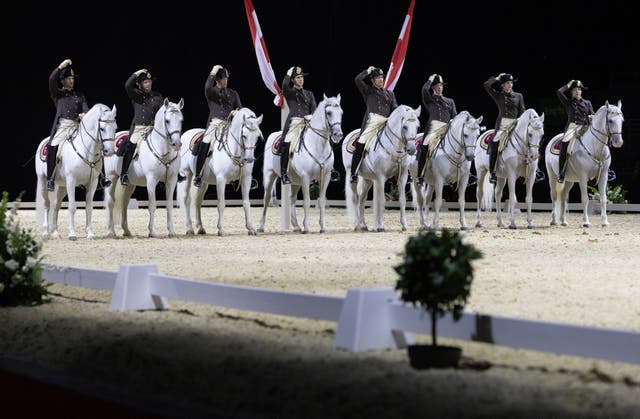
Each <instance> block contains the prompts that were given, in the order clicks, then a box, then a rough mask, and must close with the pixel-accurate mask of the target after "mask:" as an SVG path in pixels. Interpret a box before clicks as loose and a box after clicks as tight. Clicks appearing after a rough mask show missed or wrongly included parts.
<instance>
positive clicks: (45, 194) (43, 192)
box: [36, 176, 51, 238]
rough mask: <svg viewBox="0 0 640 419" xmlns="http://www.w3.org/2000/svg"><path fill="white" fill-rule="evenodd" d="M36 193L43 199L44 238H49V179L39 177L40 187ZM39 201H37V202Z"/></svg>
mask: <svg viewBox="0 0 640 419" xmlns="http://www.w3.org/2000/svg"><path fill="white" fill-rule="evenodd" d="M36 193H37V194H38V195H39V197H40V199H42V207H43V208H42V219H41V221H42V237H44V238H47V237H49V217H50V216H51V201H50V200H49V191H47V178H46V177H44V176H39V177H38V186H37V191H36ZM36 201H37V200H36Z"/></svg>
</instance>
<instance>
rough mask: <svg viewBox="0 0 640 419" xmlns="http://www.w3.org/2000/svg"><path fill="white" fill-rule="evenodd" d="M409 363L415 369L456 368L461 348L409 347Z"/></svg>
mask: <svg viewBox="0 0 640 419" xmlns="http://www.w3.org/2000/svg"><path fill="white" fill-rule="evenodd" d="M407 352H408V353H409V362H410V363H411V366H412V367H413V368H415V369H418V370H422V369H428V368H457V367H458V363H459V362H460V356H461V355H462V348H459V347H457V346H440V345H438V346H433V345H409V346H407Z"/></svg>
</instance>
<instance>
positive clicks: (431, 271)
mask: <svg viewBox="0 0 640 419" xmlns="http://www.w3.org/2000/svg"><path fill="white" fill-rule="evenodd" d="M481 257H482V253H481V252H480V251H479V250H477V249H476V248H475V247H474V246H473V245H467V244H464V243H462V236H461V235H460V234H459V233H458V232H451V231H449V230H447V229H443V230H442V232H441V234H440V235H438V233H436V232H434V231H431V230H429V231H421V232H420V233H418V235H416V236H411V237H409V240H408V241H407V244H406V246H405V251H404V254H403V261H402V263H401V264H400V265H398V266H396V267H395V268H394V269H395V271H396V272H397V273H398V275H399V276H400V277H399V279H398V281H397V282H396V290H397V291H400V299H401V300H402V301H405V302H407V303H412V304H413V305H414V306H419V307H421V308H423V309H424V310H425V311H426V312H428V313H429V314H430V315H431V330H432V334H431V336H432V339H433V345H434V346H435V345H437V338H436V335H437V333H436V332H437V330H436V321H437V318H438V317H442V316H443V315H444V314H445V313H446V312H451V313H452V315H453V319H454V320H455V321H457V320H459V319H460V317H461V316H462V311H463V309H464V306H465V305H466V304H467V299H468V298H469V295H470V293H471V282H472V280H473V267H472V266H471V261H472V260H474V259H479V258H481Z"/></svg>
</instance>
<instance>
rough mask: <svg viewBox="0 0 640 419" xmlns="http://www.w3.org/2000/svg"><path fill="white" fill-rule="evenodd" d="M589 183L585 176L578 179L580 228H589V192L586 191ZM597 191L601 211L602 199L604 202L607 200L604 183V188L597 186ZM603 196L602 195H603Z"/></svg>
mask: <svg viewBox="0 0 640 419" xmlns="http://www.w3.org/2000/svg"><path fill="white" fill-rule="evenodd" d="M606 175H607V174H606V172H605V173H604V176H606ZM588 181H589V179H588V178H586V177H585V176H582V177H581V178H580V183H579V185H580V200H581V202H582V227H591V223H590V222H589V191H588V189H587V182H588ZM598 191H599V192H600V203H601V205H600V208H601V209H602V199H603V198H604V199H605V200H606V199H607V192H606V183H605V187H604V188H603V187H601V186H600V185H598ZM603 194H604V195H603Z"/></svg>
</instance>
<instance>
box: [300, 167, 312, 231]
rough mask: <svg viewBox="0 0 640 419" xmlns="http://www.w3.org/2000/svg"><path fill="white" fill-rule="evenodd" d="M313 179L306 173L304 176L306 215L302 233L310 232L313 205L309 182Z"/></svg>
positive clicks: (303, 190) (303, 192) (303, 201)
mask: <svg viewBox="0 0 640 419" xmlns="http://www.w3.org/2000/svg"><path fill="white" fill-rule="evenodd" d="M310 182H311V179H309V176H307V175H305V176H303V177H302V205H303V208H304V216H303V218H302V233H303V234H307V233H309V208H310V207H311V197H310V196H309V183H310Z"/></svg>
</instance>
